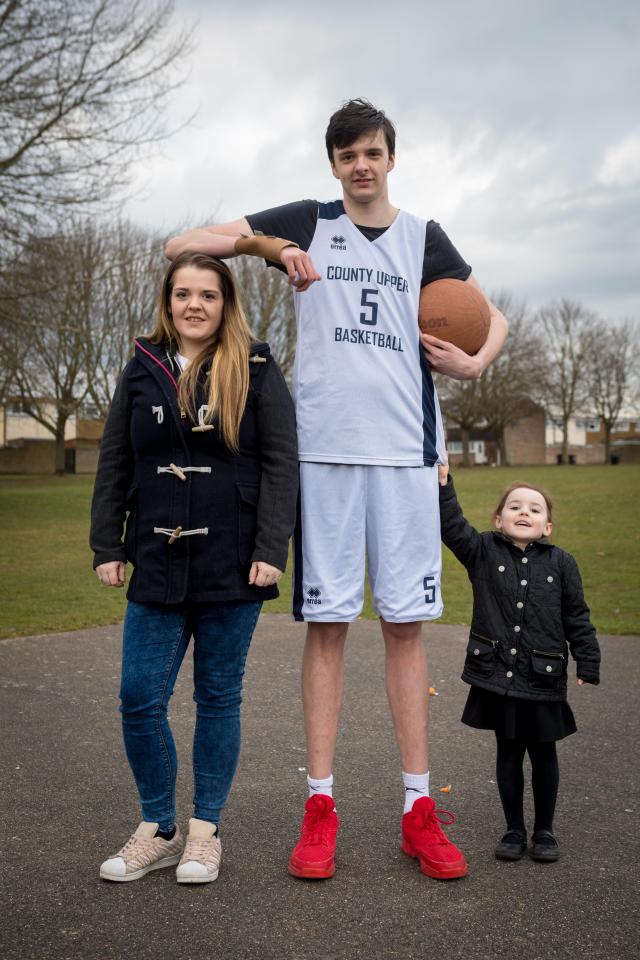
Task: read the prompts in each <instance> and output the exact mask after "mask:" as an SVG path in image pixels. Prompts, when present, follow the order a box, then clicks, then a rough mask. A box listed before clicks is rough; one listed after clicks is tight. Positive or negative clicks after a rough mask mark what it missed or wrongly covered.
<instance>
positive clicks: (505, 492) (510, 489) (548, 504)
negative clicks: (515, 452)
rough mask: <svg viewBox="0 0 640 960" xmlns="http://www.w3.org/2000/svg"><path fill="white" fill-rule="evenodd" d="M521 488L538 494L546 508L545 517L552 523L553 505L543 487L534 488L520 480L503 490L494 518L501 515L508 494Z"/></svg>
mask: <svg viewBox="0 0 640 960" xmlns="http://www.w3.org/2000/svg"><path fill="white" fill-rule="evenodd" d="M521 487H524V488H525V490H535V492H536V493H539V494H540V496H541V497H542V499H543V500H544V502H545V505H546V507H547V517H548V519H549V521H552V520H553V503H552V502H551V496H550V495H549V493H548V492H547V491H546V490H545V489H544V487H536V486H535V485H534V484H532V483H524V482H522V481H520V480H517V481H515V482H514V483H510V484H509V486H508V487H505V489H504V490H503V491H502V496H501V497H500V500H499V501H498V506H497V507H496V509H495V510H494V511H493V515H494V517H497V516H498V514H500V513H502V510H503V508H504V505H505V503H506V502H507V499H508V497H509V494H511V493H513V491H514V490H519V489H520V488H521Z"/></svg>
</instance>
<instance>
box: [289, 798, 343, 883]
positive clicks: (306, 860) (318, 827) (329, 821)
mask: <svg viewBox="0 0 640 960" xmlns="http://www.w3.org/2000/svg"><path fill="white" fill-rule="evenodd" d="M337 832H338V814H337V813H336V811H335V809H334V806H333V799H332V798H331V797H327V796H325V794H324V793H316V794H314V795H313V796H312V797H309V799H308V800H307V802H306V804H305V815H304V819H303V821H302V830H301V832H300V840H299V841H298V843H297V844H296V845H295V847H294V849H293V853H292V854H291V859H290V860H289V873H290V874H292V875H293V876H294V877H304V878H306V879H307V880H322V879H325V878H326V877H332V876H333V875H334V873H335V872H336V865H335V863H334V860H333V855H334V853H335V852H336V834H337Z"/></svg>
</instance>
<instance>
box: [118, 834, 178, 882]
mask: <svg viewBox="0 0 640 960" xmlns="http://www.w3.org/2000/svg"><path fill="white" fill-rule="evenodd" d="M157 829H158V824H157V823H147V822H145V821H144V820H143V821H142V823H141V824H140V826H139V827H138V829H137V830H136V832H135V833H134V834H133V836H132V837H130V838H129V839H128V840H127V842H126V843H125V845H124V847H123V848H122V849H121V850H118V852H117V853H116V854H114V856H113V857H109V859H108V860H105V861H104V863H103V864H102V866H101V867H100V876H101V877H102V879H103V880H118V881H124V880H138V879H139V877H144V875H145V873H149V871H150V870H161V869H162V868H163V867H172V866H173V865H174V863H177V862H178V860H179V859H180V854H181V853H182V848H183V846H184V840H183V838H182V834H181V833H180V828H179V827H178V826H176V832H175V834H174V836H173V839H171V840H163V839H162V837H156V835H155V833H156V830H157Z"/></svg>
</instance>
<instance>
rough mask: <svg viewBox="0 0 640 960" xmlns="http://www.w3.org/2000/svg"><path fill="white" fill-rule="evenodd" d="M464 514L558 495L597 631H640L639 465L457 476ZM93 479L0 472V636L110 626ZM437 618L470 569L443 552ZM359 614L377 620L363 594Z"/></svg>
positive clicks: (562, 541)
mask: <svg viewBox="0 0 640 960" xmlns="http://www.w3.org/2000/svg"><path fill="white" fill-rule="evenodd" d="M455 478H456V486H457V489H458V494H459V497H460V500H461V503H462V505H463V508H464V510H465V513H466V516H467V517H468V519H469V520H470V521H471V523H473V524H474V526H476V527H477V528H478V529H481V530H484V529H488V527H489V524H490V516H491V511H492V509H493V507H494V506H495V503H496V502H497V500H498V495H499V493H500V490H501V489H502V487H503V486H505V485H506V484H507V483H509V482H511V481H512V480H517V479H522V480H527V481H529V482H530V483H539V484H541V485H543V486H545V487H547V488H548V489H549V490H550V492H551V494H552V496H553V499H554V523H555V529H554V535H553V539H554V541H555V542H556V543H557V544H558V545H559V546H562V547H564V548H565V549H566V550H569V551H570V552H571V553H573V554H574V556H575V557H576V559H577V560H578V563H579V565H580V569H581V572H582V577H583V581H584V586H585V593H586V596H587V602H588V603H589V605H590V607H591V612H592V617H593V621H594V623H595V624H596V627H597V628H598V630H599V631H600V633H615V634H630V633H640V610H639V604H638V600H637V596H638V583H639V581H640V576H639V574H640V571H639V569H638V568H639V564H638V552H639V551H638V546H639V541H640V529H639V528H640V524H639V523H638V509H637V502H638V488H639V481H640V467H636V466H617V467H526V468H520V467H518V468H516V467H514V468H511V467H504V468H498V469H490V468H482V469H478V468H476V469H474V470H468V471H465V470H461V469H458V470H457V471H456V473H455ZM92 484H93V478H91V477H73V476H69V477H63V478H56V477H0V517H1V518H2V520H1V524H2V527H1V529H2V538H1V539H0V576H1V577H2V585H3V591H2V593H3V601H2V606H1V608H0V609H1V612H0V636H3V637H10V636H24V635H29V634H40V633H51V632H56V631H63V630H75V629H79V628H80V627H89V626H98V625H101V624H108V623H115V622H117V621H120V620H121V619H122V618H123V616H124V606H125V596H124V591H122V590H112V589H106V588H104V587H101V586H100V585H99V584H98V582H97V579H96V577H95V574H94V573H93V571H92V569H91V558H92V557H91V552H90V550H89V547H88V544H87V536H88V526H89V504H90V500H91V489H92ZM289 573H290V570H288V571H287V575H286V576H285V578H283V581H284V582H283V584H282V591H281V592H282V596H281V597H280V599H279V600H277V601H273V602H271V603H268V604H266V605H265V609H266V610H268V611H269V612H272V613H288V612H289V602H290V578H289ZM443 584H444V588H443V591H444V599H445V615H444V617H443V618H442V621H441V622H442V623H468V622H469V618H470V614H471V589H470V586H469V582H468V580H467V575H466V571H465V570H464V569H463V567H461V566H460V564H459V563H457V561H456V560H455V559H454V558H453V556H452V555H451V554H450V553H449V551H448V550H445V551H444V573H443ZM364 616H365V617H375V614H374V612H373V609H372V607H371V601H370V597H369V594H368V593H367V602H366V606H365V610H364Z"/></svg>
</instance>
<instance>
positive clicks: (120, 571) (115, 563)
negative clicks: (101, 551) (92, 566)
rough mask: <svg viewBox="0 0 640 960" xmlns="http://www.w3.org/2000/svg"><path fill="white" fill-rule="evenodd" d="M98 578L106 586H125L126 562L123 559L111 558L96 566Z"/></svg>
mask: <svg viewBox="0 0 640 960" xmlns="http://www.w3.org/2000/svg"><path fill="white" fill-rule="evenodd" d="M96 574H97V575H98V580H99V581H100V583H101V584H102V585H103V586H105V587H124V583H125V575H124V563H123V562H122V561H121V560H110V561H109V563H101V564H99V566H97V567H96Z"/></svg>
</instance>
